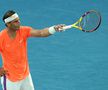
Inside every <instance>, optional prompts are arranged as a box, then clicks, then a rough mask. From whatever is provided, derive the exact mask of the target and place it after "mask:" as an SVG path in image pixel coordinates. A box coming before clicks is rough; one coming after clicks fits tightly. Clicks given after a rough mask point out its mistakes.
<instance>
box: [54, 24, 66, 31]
mask: <svg viewBox="0 0 108 90" xmlns="http://www.w3.org/2000/svg"><path fill="white" fill-rule="evenodd" d="M64 26H65V24H59V25H56V26H55V27H54V29H55V30H56V31H58V32H61V31H63V30H62V29H63V27H64Z"/></svg>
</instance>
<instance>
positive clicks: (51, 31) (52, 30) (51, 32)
mask: <svg viewBox="0 0 108 90" xmlns="http://www.w3.org/2000/svg"><path fill="white" fill-rule="evenodd" d="M48 31H49V33H50V34H54V33H55V32H56V30H55V29H54V26H52V27H49V30H48Z"/></svg>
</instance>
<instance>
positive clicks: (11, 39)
mask: <svg viewBox="0 0 108 90" xmlns="http://www.w3.org/2000/svg"><path fill="white" fill-rule="evenodd" d="M6 35H7V37H8V39H9V40H10V41H14V40H15V39H16V38H17V35H18V34H17V31H16V36H15V37H14V38H11V37H10V36H9V34H8V30H7V29H6Z"/></svg>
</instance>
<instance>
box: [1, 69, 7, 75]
mask: <svg viewBox="0 0 108 90" xmlns="http://www.w3.org/2000/svg"><path fill="white" fill-rule="evenodd" d="M5 74H7V71H6V70H4V68H0V77H2V76H3V75H5Z"/></svg>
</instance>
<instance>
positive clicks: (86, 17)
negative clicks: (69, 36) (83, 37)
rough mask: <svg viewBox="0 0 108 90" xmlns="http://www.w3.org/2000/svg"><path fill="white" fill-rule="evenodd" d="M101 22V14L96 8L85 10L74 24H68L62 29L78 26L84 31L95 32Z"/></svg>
mask: <svg viewBox="0 0 108 90" xmlns="http://www.w3.org/2000/svg"><path fill="white" fill-rule="evenodd" d="M100 24H101V15H100V13H99V12H97V11H95V10H90V11H88V12H85V13H84V14H83V15H82V16H81V17H80V18H79V20H78V21H76V22H75V23H74V24H71V25H66V26H64V27H63V28H62V29H61V30H66V29H70V28H77V29H78V30H81V31H83V32H93V31H95V30H97V29H98V28H99V26H100Z"/></svg>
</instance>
